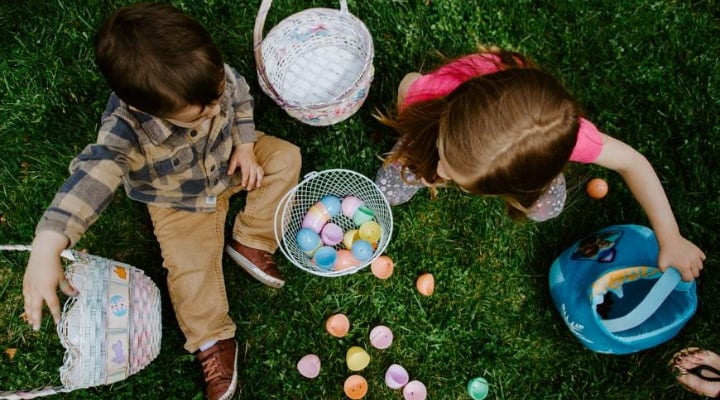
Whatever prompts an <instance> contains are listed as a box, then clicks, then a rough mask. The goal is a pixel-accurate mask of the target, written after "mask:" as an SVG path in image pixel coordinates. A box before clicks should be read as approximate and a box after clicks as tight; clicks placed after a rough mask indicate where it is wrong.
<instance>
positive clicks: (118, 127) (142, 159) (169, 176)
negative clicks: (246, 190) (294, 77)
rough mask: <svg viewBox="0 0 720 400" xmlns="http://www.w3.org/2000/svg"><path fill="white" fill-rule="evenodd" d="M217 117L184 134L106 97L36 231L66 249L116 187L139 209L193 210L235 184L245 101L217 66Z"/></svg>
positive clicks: (205, 207)
mask: <svg viewBox="0 0 720 400" xmlns="http://www.w3.org/2000/svg"><path fill="white" fill-rule="evenodd" d="M220 108H221V111H220V114H219V115H218V116H216V117H214V118H213V120H212V124H211V127H210V129H209V130H203V129H201V128H199V127H197V128H193V129H188V128H181V127H178V126H175V125H172V124H171V123H169V122H168V121H166V120H164V119H160V118H155V117H153V116H151V115H149V114H146V113H143V112H140V111H136V110H132V109H130V108H129V107H128V105H127V104H126V103H125V102H123V101H122V100H120V99H119V98H118V97H117V96H116V95H115V94H114V93H113V94H112V95H111V96H110V100H109V101H108V104H107V107H106V109H105V112H104V113H103V117H102V122H101V126H100V129H99V133H98V138H97V143H95V144H91V145H88V146H87V147H85V149H84V150H83V151H82V152H81V153H80V154H79V155H78V156H77V157H76V158H75V159H74V160H73V161H72V163H71V164H70V177H69V178H68V179H67V180H66V181H65V182H64V183H63V185H62V186H61V187H60V189H59V190H58V192H57V194H56V195H55V197H54V199H53V201H52V203H51V204H50V206H49V207H48V208H47V210H46V211H45V213H44V214H43V216H42V218H41V219H40V222H39V223H38V225H37V228H36V232H38V231H41V230H53V231H56V232H60V233H63V234H65V235H66V236H67V237H68V239H70V245H71V246H72V245H74V244H75V243H76V242H77V241H78V240H79V239H80V237H81V236H82V235H83V233H85V231H86V230H87V229H88V227H90V225H91V224H92V223H93V222H95V220H96V219H97V218H98V216H99V215H100V213H101V212H102V211H103V210H104V209H105V208H106V207H107V205H108V204H109V203H110V201H111V200H112V196H113V193H114V192H115V190H116V189H117V188H118V187H119V186H120V184H121V183H122V184H123V185H124V187H125V191H126V193H127V195H128V196H129V197H130V198H132V199H134V200H137V201H140V202H143V203H151V204H153V205H155V206H160V207H171V208H177V209H184V210H190V211H198V212H209V211H213V210H214V209H215V198H216V196H217V195H219V194H220V193H222V192H223V191H224V190H225V189H227V188H229V187H231V186H233V185H236V184H238V183H239V182H238V181H237V180H236V178H234V177H233V176H228V175H227V169H228V165H229V160H230V155H231V154H232V151H233V147H234V146H235V145H238V144H240V143H249V142H255V140H256V133H255V123H254V121H253V100H252V97H251V96H250V91H249V86H248V84H247V83H246V82H245V79H244V78H243V77H242V76H240V75H239V74H238V73H237V72H236V71H235V70H234V69H232V68H231V67H230V66H228V65H226V66H225V90H224V92H223V94H222V96H221V98H220Z"/></svg>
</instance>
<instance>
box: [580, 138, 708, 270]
mask: <svg viewBox="0 0 720 400" xmlns="http://www.w3.org/2000/svg"><path fill="white" fill-rule="evenodd" d="M602 139H603V150H602V152H601V153H600V155H599V156H598V158H597V160H595V162H594V164H597V165H599V166H601V167H605V168H608V169H611V170H614V171H615V172H617V173H618V174H620V176H622V178H623V180H624V181H625V183H626V184H627V185H628V188H629V189H630V191H631V192H632V194H633V196H635V199H636V200H637V201H638V203H640V206H641V207H642V208H643V210H645V213H646V214H647V216H648V219H649V220H650V225H652V228H653V230H654V231H655V235H656V236H657V240H658V244H659V245H660V254H659V255H658V267H659V268H660V269H661V270H663V271H665V269H667V268H668V267H670V266H672V267H675V268H677V270H678V271H680V273H681V274H682V277H683V280H686V281H691V280H693V279H694V278H697V277H699V276H700V270H702V268H703V261H704V260H705V254H704V253H703V252H702V251H701V250H700V249H699V248H698V247H697V246H696V245H695V244H693V243H692V242H690V241H689V240H687V239H685V238H684V237H683V236H682V235H681V234H680V229H679V228H678V225H677V222H676V221H675V216H674V215H673V212H672V209H671V208H670V202H669V201H668V199H667V196H666V195H665V191H664V190H663V187H662V185H661V184H660V180H659V179H658V176H657V174H656V173H655V170H654V169H653V167H652V165H650V163H649V162H648V160H647V159H646V158H645V156H643V155H642V154H640V153H639V152H638V151H637V150H635V149H633V148H632V147H630V146H629V145H627V144H625V143H623V142H621V141H619V140H617V139H615V138H613V137H611V136H608V135H605V134H602Z"/></svg>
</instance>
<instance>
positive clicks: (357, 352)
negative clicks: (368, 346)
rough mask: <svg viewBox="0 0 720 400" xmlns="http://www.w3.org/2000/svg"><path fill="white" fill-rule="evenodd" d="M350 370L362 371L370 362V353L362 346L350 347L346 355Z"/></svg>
mask: <svg viewBox="0 0 720 400" xmlns="http://www.w3.org/2000/svg"><path fill="white" fill-rule="evenodd" d="M345 361H346V362H347V366H348V369H349V370H350V371H360V370H362V369H364V368H365V367H367V366H368V364H370V355H369V354H368V353H367V352H366V351H365V349H363V348H362V347H360V346H353V347H351V348H349V349H348V351H347V355H346V356H345Z"/></svg>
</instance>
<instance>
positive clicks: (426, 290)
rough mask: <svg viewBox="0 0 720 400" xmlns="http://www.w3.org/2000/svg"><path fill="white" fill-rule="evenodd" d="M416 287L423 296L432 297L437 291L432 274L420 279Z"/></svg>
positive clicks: (422, 276) (421, 276)
mask: <svg viewBox="0 0 720 400" xmlns="http://www.w3.org/2000/svg"><path fill="white" fill-rule="evenodd" d="M415 287H417V290H418V292H420V294H421V295H423V296H430V295H432V294H433V292H434V291H435V278H434V277H433V276H432V274H431V273H424V274H422V275H420V276H419V277H418V279H417V282H415Z"/></svg>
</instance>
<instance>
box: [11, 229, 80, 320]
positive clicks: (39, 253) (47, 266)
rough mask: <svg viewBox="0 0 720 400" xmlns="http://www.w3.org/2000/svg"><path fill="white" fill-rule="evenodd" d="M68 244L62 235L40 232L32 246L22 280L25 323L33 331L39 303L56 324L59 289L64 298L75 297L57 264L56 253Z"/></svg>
mask: <svg viewBox="0 0 720 400" xmlns="http://www.w3.org/2000/svg"><path fill="white" fill-rule="evenodd" d="M67 244H68V239H67V237H65V235H63V234H61V233H58V232H54V231H41V232H38V234H37V236H35V240H33V243H32V252H31V253H30V259H29V261H28V265H27V268H26V269H25V276H24V278H23V298H24V300H25V313H24V314H23V315H24V318H25V320H26V321H27V322H28V323H29V324H30V325H31V326H32V328H33V330H36V331H37V330H39V329H40V321H41V320H42V309H43V302H44V303H45V304H47V306H48V309H49V310H50V314H51V315H52V317H53V320H55V324H58V323H59V322H60V299H59V298H58V296H57V289H58V287H60V290H62V292H63V293H65V294H66V295H68V296H77V295H78V291H77V290H76V289H75V288H73V287H72V286H70V283H68V281H67V279H65V270H64V268H63V266H62V264H61V263H60V253H61V252H62V251H63V250H64V249H65V247H66V246H67Z"/></svg>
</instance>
